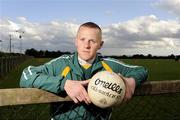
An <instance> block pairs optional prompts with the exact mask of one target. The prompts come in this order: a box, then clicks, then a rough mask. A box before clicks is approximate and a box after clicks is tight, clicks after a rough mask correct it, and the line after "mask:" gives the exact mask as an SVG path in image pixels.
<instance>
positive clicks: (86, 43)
mask: <svg viewBox="0 0 180 120" xmlns="http://www.w3.org/2000/svg"><path fill="white" fill-rule="evenodd" d="M85 48H88V49H89V48H91V45H90V42H89V41H87V42H85Z"/></svg>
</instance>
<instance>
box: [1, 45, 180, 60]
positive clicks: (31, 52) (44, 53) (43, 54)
mask: <svg viewBox="0 0 180 120" xmlns="http://www.w3.org/2000/svg"><path fill="white" fill-rule="evenodd" d="M63 54H71V52H62V51H60V50H58V51H48V50H36V49H34V48H31V49H27V50H26V51H25V54H20V53H3V52H0V57H1V56H9V55H11V56H22V55H27V56H33V57H36V58H56V57H59V56H61V55H63ZM99 54H100V53H99ZM105 57H113V58H117V59H119V58H120V59H130V58H134V59H175V60H177V61H179V60H180V55H174V54H171V55H168V56H153V55H151V54H148V55H143V54H135V55H131V56H128V55H120V56H105Z"/></svg>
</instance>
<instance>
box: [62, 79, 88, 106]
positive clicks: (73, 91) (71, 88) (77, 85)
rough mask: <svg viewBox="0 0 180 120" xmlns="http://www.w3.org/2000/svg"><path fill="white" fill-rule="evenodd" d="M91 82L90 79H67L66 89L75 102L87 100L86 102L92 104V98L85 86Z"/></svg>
mask: <svg viewBox="0 0 180 120" xmlns="http://www.w3.org/2000/svg"><path fill="white" fill-rule="evenodd" d="M88 83H89V80H84V81H74V80H66V82H65V85H64V89H65V91H66V93H67V94H68V96H69V97H70V98H71V99H72V100H73V101H74V102H75V103H79V102H83V101H84V102H85V103H86V104H90V103H91V100H90V98H89V96H88V93H87V91H86V89H85V88H84V87H85V86H87V85H88Z"/></svg>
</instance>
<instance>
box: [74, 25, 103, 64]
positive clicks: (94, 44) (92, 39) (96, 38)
mask: <svg viewBox="0 0 180 120" xmlns="http://www.w3.org/2000/svg"><path fill="white" fill-rule="evenodd" d="M75 45H76V47H77V52H78V55H79V56H80V58H81V59H83V60H86V61H88V60H90V59H92V58H94V57H95V56H96V53H97V51H98V50H99V49H100V48H101V46H102V41H101V32H100V30H99V29H96V28H89V27H84V26H82V27H81V28H80V29H79V31H78V33H77V36H76V41H75Z"/></svg>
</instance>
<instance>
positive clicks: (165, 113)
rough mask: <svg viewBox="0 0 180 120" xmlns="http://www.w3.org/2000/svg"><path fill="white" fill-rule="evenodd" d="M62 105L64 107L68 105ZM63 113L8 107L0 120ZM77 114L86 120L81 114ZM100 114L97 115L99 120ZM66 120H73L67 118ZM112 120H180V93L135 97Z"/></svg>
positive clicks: (45, 119)
mask: <svg viewBox="0 0 180 120" xmlns="http://www.w3.org/2000/svg"><path fill="white" fill-rule="evenodd" d="M60 104H61V106H60V107H62V106H63V105H65V104H67V103H60ZM75 106H76V105H72V106H71V107H70V109H74V107H75ZM97 110H98V109H97ZM97 110H96V111H97ZM61 112H63V109H57V111H53V112H52V111H51V104H34V105H20V106H6V107H0V120H51V118H52V116H54V115H55V114H57V113H61ZM75 112H76V113H77V115H78V116H80V117H81V118H83V119H84V120H86V118H85V116H82V114H81V112H79V111H75ZM100 114H101V113H99V114H97V116H96V119H97V120H98V116H100ZM77 118H78V117H77ZM64 119H69V120H70V119H72V118H69V116H65V118H64ZM111 120H180V93H170V94H160V95H148V96H134V97H133V98H132V99H131V100H130V101H129V102H126V103H123V104H120V105H119V106H116V107H115V108H113V112H112V116H111Z"/></svg>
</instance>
